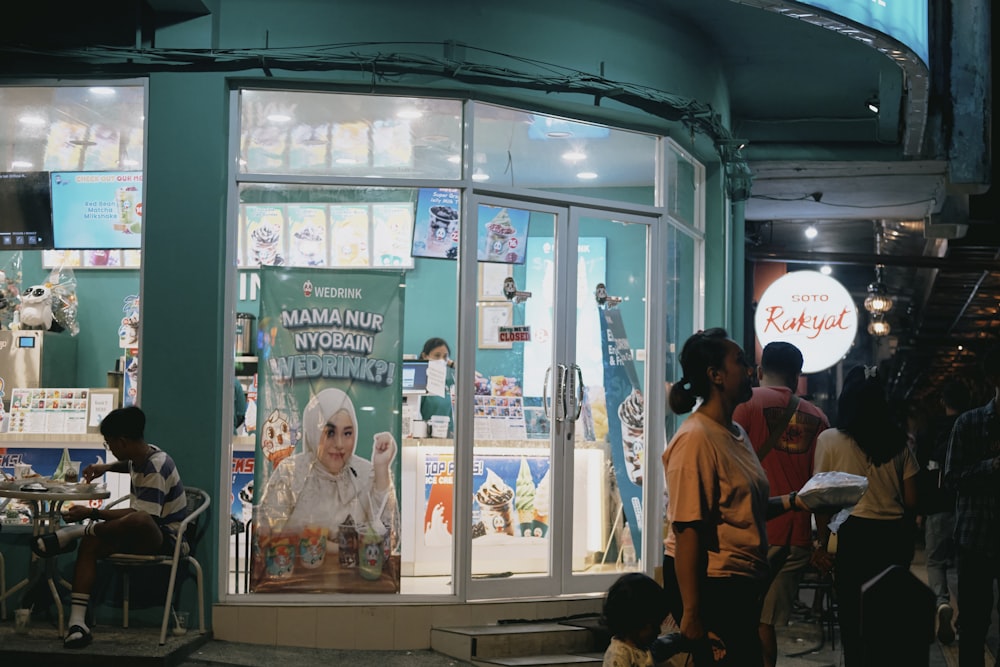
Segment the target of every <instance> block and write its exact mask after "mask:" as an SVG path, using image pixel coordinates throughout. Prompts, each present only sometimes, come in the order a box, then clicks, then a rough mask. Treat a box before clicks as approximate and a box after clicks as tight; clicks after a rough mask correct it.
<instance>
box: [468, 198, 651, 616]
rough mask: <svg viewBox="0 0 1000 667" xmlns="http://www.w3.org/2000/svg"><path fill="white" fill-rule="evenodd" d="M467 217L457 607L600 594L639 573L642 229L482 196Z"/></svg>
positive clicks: (636, 223) (641, 223) (600, 216)
mask: <svg viewBox="0 0 1000 667" xmlns="http://www.w3.org/2000/svg"><path fill="white" fill-rule="evenodd" d="M470 203H471V206H470V207H469V209H468V210H469V211H470V216H469V217H470V220H471V222H472V223H473V224H474V225H475V228H476V230H477V232H476V233H477V260H478V266H477V292H476V297H477V309H476V311H477V326H476V331H477V340H476V348H475V355H474V357H475V369H476V373H475V377H476V382H475V386H476V395H475V397H474V405H473V410H474V415H475V416H474V438H473V464H472V476H473V477H472V494H473V498H472V523H473V526H472V530H471V533H470V534H471V538H470V540H471V557H470V563H471V571H470V574H469V576H470V580H469V582H468V592H469V598H470V599H483V598H509V597H519V596H547V595H558V594H561V593H566V592H592V591H600V590H604V589H606V588H607V586H608V585H610V582H611V580H612V579H613V578H614V577H615V576H617V575H618V573H619V572H620V571H622V570H639V569H651V568H646V567H644V565H645V564H644V563H642V562H641V556H640V555H641V554H642V551H641V548H640V542H641V537H642V527H641V526H642V522H643V520H644V519H643V516H644V512H643V506H644V504H645V498H644V496H643V487H642V483H643V478H644V476H645V467H646V460H645V451H646V435H645V429H644V427H643V426H644V418H645V408H644V400H643V397H644V395H645V387H644V382H645V374H644V368H643V363H642V361H643V359H644V354H643V352H644V347H645V337H646V335H647V320H648V318H647V313H646V307H647V303H648V302H649V299H648V297H647V289H648V283H649V281H648V280H647V276H646V267H647V263H648V261H649V260H648V257H647V255H648V249H649V247H650V242H649V239H650V230H651V228H652V227H651V220H653V219H643V218H641V217H636V216H632V217H629V216H624V217H623V216H621V215H618V214H610V213H607V212H602V211H597V210H591V209H582V208H575V207H556V206H547V205H544V204H538V203H534V202H528V201H522V200H516V199H500V198H494V197H483V196H473V197H472V198H471V202H470ZM466 356H467V355H466ZM608 406H609V407H608Z"/></svg>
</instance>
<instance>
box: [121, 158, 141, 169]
mask: <svg viewBox="0 0 1000 667" xmlns="http://www.w3.org/2000/svg"><path fill="white" fill-rule="evenodd" d="M122 166H125V167H138V166H139V161H138V160H133V159H132V158H129V157H127V158H125V159H124V160H122Z"/></svg>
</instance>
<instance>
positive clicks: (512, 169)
mask: <svg viewBox="0 0 1000 667" xmlns="http://www.w3.org/2000/svg"><path fill="white" fill-rule="evenodd" d="M474 145H475V155H474V163H473V164H472V165H471V167H472V180H473V181H475V182H476V183H482V184H484V185H489V186H500V187H508V188H525V189H531V190H544V191H545V192H551V193H562V194H568V195H577V196H583V197H595V198H600V199H609V200H613V201H618V202H627V203H630V204H645V205H649V206H652V205H654V204H655V203H656V149H657V142H656V137H654V136H652V135H648V134H641V133H639V132H630V131H627V130H619V129H614V128H609V127H607V126H605V125H594V124H591V123H581V122H579V121H573V120H567V119H565V118H560V117H558V116H551V115H546V114H541V113H532V112H530V111H521V110H519V109H511V108H509V107H500V106H495V105H491V104H476V105H475V143H474Z"/></svg>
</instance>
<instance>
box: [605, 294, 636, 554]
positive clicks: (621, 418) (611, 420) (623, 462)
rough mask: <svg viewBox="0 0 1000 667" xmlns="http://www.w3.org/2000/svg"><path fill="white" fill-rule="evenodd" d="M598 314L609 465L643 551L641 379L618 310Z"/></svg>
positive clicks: (634, 534)
mask: <svg viewBox="0 0 1000 667" xmlns="http://www.w3.org/2000/svg"><path fill="white" fill-rule="evenodd" d="M599 313H600V323H601V343H602V345H601V348H602V350H603V355H604V398H605V404H606V405H607V411H608V443H609V445H610V446H611V464H612V467H613V468H614V471H615V481H616V482H617V483H618V491H619V493H620V494H621V499H622V505H623V508H624V510H625V519H626V521H627V522H628V527H629V530H630V531H631V533H632V542H633V544H634V545H635V549H636V552H637V553H642V516H643V512H642V478H643V472H644V471H643V467H642V466H643V459H644V455H643V454H644V450H645V448H646V446H645V441H646V440H645V435H646V405H645V401H644V400H643V394H642V382H641V380H640V379H639V374H638V373H637V372H636V369H635V360H634V359H633V357H632V350H631V348H630V347H629V343H628V336H627V335H626V333H625V324H624V323H623V322H622V314H621V311H620V310H618V308H614V307H612V308H602V309H600V311H599Z"/></svg>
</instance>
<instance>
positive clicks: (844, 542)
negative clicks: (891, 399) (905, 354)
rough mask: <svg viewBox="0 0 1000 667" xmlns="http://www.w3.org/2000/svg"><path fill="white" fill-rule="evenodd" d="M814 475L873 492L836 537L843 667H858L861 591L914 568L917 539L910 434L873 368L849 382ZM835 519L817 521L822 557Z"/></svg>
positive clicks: (859, 370) (819, 443)
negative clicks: (890, 572) (848, 477)
mask: <svg viewBox="0 0 1000 667" xmlns="http://www.w3.org/2000/svg"><path fill="white" fill-rule="evenodd" d="M813 470H814V471H815V472H829V471H834V470H836V471H840V472H847V473H851V474H853V475H862V476H864V477H867V478H868V491H866V492H865V495H863V496H861V500H859V501H858V504H857V505H855V506H854V507H853V508H852V509H851V512H850V516H849V517H847V519H846V520H845V521H844V523H843V524H842V525H841V526H840V528H839V530H838V531H837V549H836V552H837V553H836V555H835V556H836V569H835V572H834V575H835V576H834V586H835V587H836V590H837V607H838V610H837V615H838V616H839V618H840V633H841V636H842V637H843V641H844V665H845V666H846V667H854V666H855V665H860V664H861V661H862V647H861V586H862V584H864V583H865V582H866V581H868V580H869V579H871V578H872V577H874V576H875V575H877V574H879V573H880V572H882V571H883V570H885V569H886V568H887V567H889V566H890V565H901V566H904V567H905V566H908V565H909V562H910V557H911V555H912V553H913V542H912V540H913V536H912V533H911V531H910V528H909V523H908V522H907V521H906V520H904V518H903V514H904V511H905V510H912V509H913V508H915V507H916V504H917V477H916V475H917V473H918V472H919V471H920V467H919V465H918V464H917V461H916V459H915V458H914V456H913V454H912V453H911V452H910V448H909V447H907V444H906V433H905V432H904V431H903V429H902V428H900V427H899V426H898V425H897V424H896V422H895V420H894V419H892V415H891V412H890V410H889V403H888V401H887V400H886V396H885V390H884V389H883V388H882V383H881V382H879V379H878V377H877V373H876V372H875V369H874V368H865V367H864V366H857V367H855V368H853V369H851V371H850V372H849V373H848V374H847V377H845V378H844V386H843V389H842V390H841V392H840V398H839V400H838V401H837V428H831V429H827V430H826V431H824V432H823V433H820V435H819V438H817V440H816V460H815V463H814V464H813ZM830 518H831V517H830V515H829V514H823V513H817V514H816V525H817V527H818V529H819V539H820V547H819V549H818V550H817V551H818V553H819V555H820V556H821V557H822V556H825V554H824V553H823V550H824V549H826V548H827V541H828V539H829V536H830V530H829V526H828V524H829V522H830Z"/></svg>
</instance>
